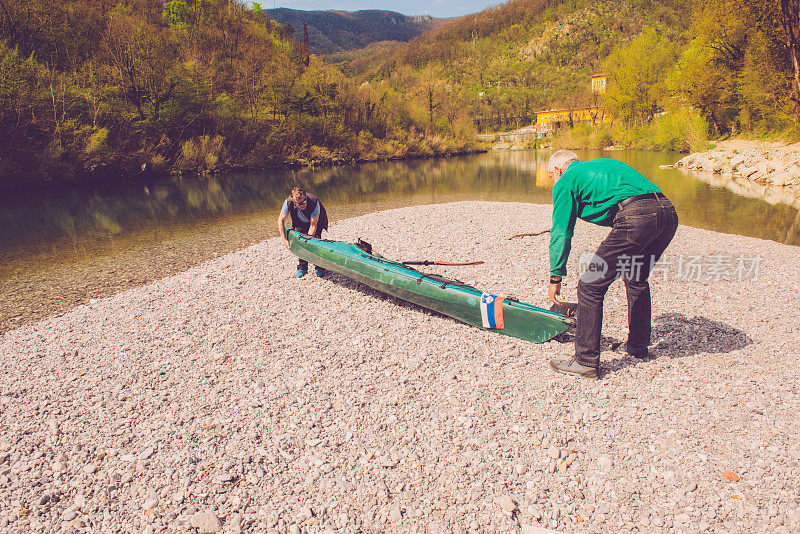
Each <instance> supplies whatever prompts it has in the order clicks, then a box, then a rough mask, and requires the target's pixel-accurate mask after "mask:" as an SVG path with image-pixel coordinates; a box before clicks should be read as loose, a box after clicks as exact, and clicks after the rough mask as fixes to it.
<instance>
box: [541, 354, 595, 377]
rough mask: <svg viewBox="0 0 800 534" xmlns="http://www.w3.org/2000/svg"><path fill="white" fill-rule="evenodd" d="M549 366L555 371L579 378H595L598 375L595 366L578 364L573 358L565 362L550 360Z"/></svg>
mask: <svg viewBox="0 0 800 534" xmlns="http://www.w3.org/2000/svg"><path fill="white" fill-rule="evenodd" d="M550 368H551V369H553V371H555V372H557V373H564V374H565V375H575V376H579V377H581V378H588V379H589V380H597V378H598V376H599V373H598V372H597V368H596V367H589V366H588V365H583V364H580V363H578V362H576V361H575V359H574V358H572V359H571V360H569V361H566V362H562V361H559V360H550Z"/></svg>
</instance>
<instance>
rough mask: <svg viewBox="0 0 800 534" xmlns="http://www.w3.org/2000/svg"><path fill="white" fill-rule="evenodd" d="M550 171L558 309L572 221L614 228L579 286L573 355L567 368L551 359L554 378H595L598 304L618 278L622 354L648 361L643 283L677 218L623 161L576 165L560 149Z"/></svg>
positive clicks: (552, 262) (647, 297) (552, 295)
mask: <svg viewBox="0 0 800 534" xmlns="http://www.w3.org/2000/svg"><path fill="white" fill-rule="evenodd" d="M547 170H548V172H549V173H550V174H551V176H552V178H553V181H554V182H555V185H554V186H553V228H552V230H551V232H550V291H549V293H550V300H551V301H552V302H553V303H555V304H561V302H560V301H559V300H558V295H560V294H561V280H562V277H564V276H565V275H566V273H567V268H566V266H567V258H569V252H570V247H571V241H572V235H573V233H574V231H575V221H576V219H578V218H580V219H583V220H584V221H588V222H591V223H595V224H599V225H601V226H610V227H611V232H610V233H609V234H608V236H607V237H606V238H605V240H603V242H602V243H600V246H599V247H598V249H597V252H595V254H594V256H593V257H592V258H591V261H589V262H588V264H587V265H586V270H585V272H584V273H583V274H582V275H581V277H580V280H579V281H578V309H577V311H576V314H575V319H576V325H575V356H574V357H573V358H572V359H570V360H569V361H565V362H564V361H558V360H551V361H550V367H552V368H553V370H555V371H557V372H559V373H565V374H571V375H577V376H581V377H584V378H591V379H596V378H597V377H598V374H599V373H598V368H599V366H600V330H601V327H602V324H603V298H604V297H605V294H606V291H608V287H609V286H610V285H611V283H612V282H613V281H614V280H616V279H617V278H620V277H621V278H622V279H623V281H624V282H625V289H626V291H627V294H628V341H627V343H626V345H625V349H626V351H627V352H628V354H630V355H632V356H635V357H637V358H642V359H646V358H648V357H649V353H648V349H647V347H648V345H650V327H651V308H650V285H649V284H648V282H647V279H648V277H649V276H650V271H651V270H652V268H653V265H655V263H656V262H657V261H658V259H659V258H660V257H661V255H662V254H663V253H664V250H665V249H666V248H667V245H669V243H670V241H672V237H673V236H674V235H675V230H676V229H677V228H678V215H677V213H675V207H674V206H673V205H672V202H670V201H669V199H668V198H667V197H665V196H664V195H663V194H662V193H661V190H660V189H659V188H658V187H657V186H656V185H655V184H654V183H653V182H651V181H650V180H648V179H647V178H645V177H644V176H643V175H642V174H640V173H639V172H637V171H636V170H634V169H633V168H631V167H630V166H628V165H626V164H625V163H622V162H621V161H617V160H613V159H607V158H600V159H595V160H591V161H580V160H579V159H578V156H577V155H576V154H575V153H574V152H570V151H569V150H559V151H558V152H556V153H555V154H553V155H552V156H551V157H550V160H549V161H548V163H547Z"/></svg>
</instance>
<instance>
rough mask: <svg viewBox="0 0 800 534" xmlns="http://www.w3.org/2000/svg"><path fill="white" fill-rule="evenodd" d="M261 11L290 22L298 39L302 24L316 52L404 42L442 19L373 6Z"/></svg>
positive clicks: (312, 48) (438, 23)
mask: <svg viewBox="0 0 800 534" xmlns="http://www.w3.org/2000/svg"><path fill="white" fill-rule="evenodd" d="M264 13H265V14H266V15H267V17H269V18H271V19H272V20H275V21H277V22H280V23H281V24H287V25H289V26H292V27H293V28H294V30H295V38H297V39H298V40H302V38H303V27H304V25H305V26H306V27H307V28H308V42H309V45H310V47H311V51H312V52H313V53H314V54H318V55H324V54H333V53H337V52H345V51H347V50H354V49H359V48H365V47H366V46H367V45H369V44H370V43H374V42H378V41H401V42H407V41H410V40H411V39H413V38H414V37H417V36H419V35H421V34H422V33H425V32H426V31H430V30H432V29H434V28H437V27H438V26H441V25H442V24H444V22H445V20H446V19H434V18H433V17H429V16H418V17H410V16H408V15H403V14H402V13H396V12H394V11H381V10H377V9H368V10H362V11H353V12H349V11H332V10H331V11H301V10H298V9H288V8H277V9H266V10H264ZM447 20H449V19H447Z"/></svg>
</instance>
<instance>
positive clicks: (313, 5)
mask: <svg viewBox="0 0 800 534" xmlns="http://www.w3.org/2000/svg"><path fill="white" fill-rule="evenodd" d="M258 3H260V4H261V7H263V8H264V9H272V8H273V7H288V8H290V9H302V10H304V11H324V10H327V9H338V10H341V11H358V10H360V9H385V10H387V11H397V12H400V13H403V14H404V15H430V16H432V17H460V16H462V15H468V14H470V13H477V12H479V11H483V10H484V9H486V8H487V7H491V6H496V5H498V4H500V3H502V2H501V0H495V1H489V0H406V1H405V2H397V1H393V2H391V1H388V0H377V1H376V0H373V1H371V2H368V1H366V0H260V1H259V2H258Z"/></svg>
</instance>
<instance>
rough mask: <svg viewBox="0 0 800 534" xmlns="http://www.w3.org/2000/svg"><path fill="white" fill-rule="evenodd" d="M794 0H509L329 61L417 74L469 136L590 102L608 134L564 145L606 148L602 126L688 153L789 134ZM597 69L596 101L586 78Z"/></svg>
mask: <svg viewBox="0 0 800 534" xmlns="http://www.w3.org/2000/svg"><path fill="white" fill-rule="evenodd" d="M799 4H800V2H798V1H797V0H666V1H662V2H655V1H651V0H606V1H600V2H594V1H587V0H564V1H555V0H515V1H512V2H508V3H506V4H501V5H500V6H498V7H496V8H492V9H489V10H486V11H484V12H482V13H478V14H476V15H470V16H466V17H462V18H460V19H458V20H456V21H454V22H453V23H451V24H449V25H447V26H444V27H442V28H439V29H437V30H435V31H433V32H430V33H428V34H426V35H424V36H422V37H420V38H417V39H415V40H413V41H412V42H411V43H409V44H408V45H406V46H404V47H400V48H393V49H387V50H384V51H381V52H379V53H378V54H376V55H374V56H372V57H368V58H357V59H354V60H352V61H349V62H346V63H343V64H342V65H341V68H342V69H343V70H344V71H345V72H349V73H350V74H351V75H354V76H361V77H363V79H365V80H369V81H370V83H381V84H389V85H391V86H393V87H402V86H403V85H404V84H407V83H408V82H407V80H409V79H412V78H416V79H418V80H424V82H423V84H424V85H425V87H426V91H427V93H428V95H429V106H428V108H429V114H430V122H431V123H432V124H436V123H437V122H438V123H444V122H447V116H446V115H447V110H448V109H450V108H459V109H464V110H467V111H468V114H469V116H470V117H471V118H472V120H473V121H474V123H475V125H476V126H477V128H478V129H479V130H480V131H502V130H509V129H513V128H517V127H520V126H524V125H527V124H530V123H532V122H533V121H535V120H536V114H535V111H536V110H544V109H552V108H569V109H577V108H584V107H588V106H595V105H600V106H602V107H603V108H604V109H605V110H606V111H607V112H608V113H610V114H613V116H614V117H615V123H614V128H616V130H615V131H613V132H612V131H606V132H597V131H591V132H590V131H587V129H586V128H585V127H583V126H582V127H580V128H578V129H577V130H578V131H577V132H564V133H563V135H562V137H566V138H567V139H565V142H566V143H567V144H569V143H570V142H572V143H577V144H587V143H588V144H592V143H599V144H610V143H611V142H612V134H613V142H616V143H618V144H623V145H626V146H631V147H639V148H672V149H680V150H687V149H689V148H690V146H691V145H694V144H696V143H698V142H701V141H702V139H704V138H705V137H706V136H707V135H709V134H710V135H712V136H715V135H731V134H737V133H740V132H752V133H754V134H759V133H761V132H779V133H782V134H784V135H787V136H792V135H796V131H797V118H798V91H797V79H798V78H797V68H798V67H797V64H798V63H797V62H796V59H795V58H796V55H797V47H798V45H797V43H798V5H799ZM792 43H794V44H792ZM601 72H603V73H608V75H609V87H608V93H607V94H606V95H602V96H600V95H595V94H593V93H592V92H591V90H590V85H589V76H590V75H592V74H596V73H601ZM602 128H606V127H598V128H594V129H593V130H599V129H602ZM607 129H608V130H610V129H611V128H607ZM570 136H573V137H572V138H571V139H570ZM587 136H593V138H592V139H588V138H587Z"/></svg>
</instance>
